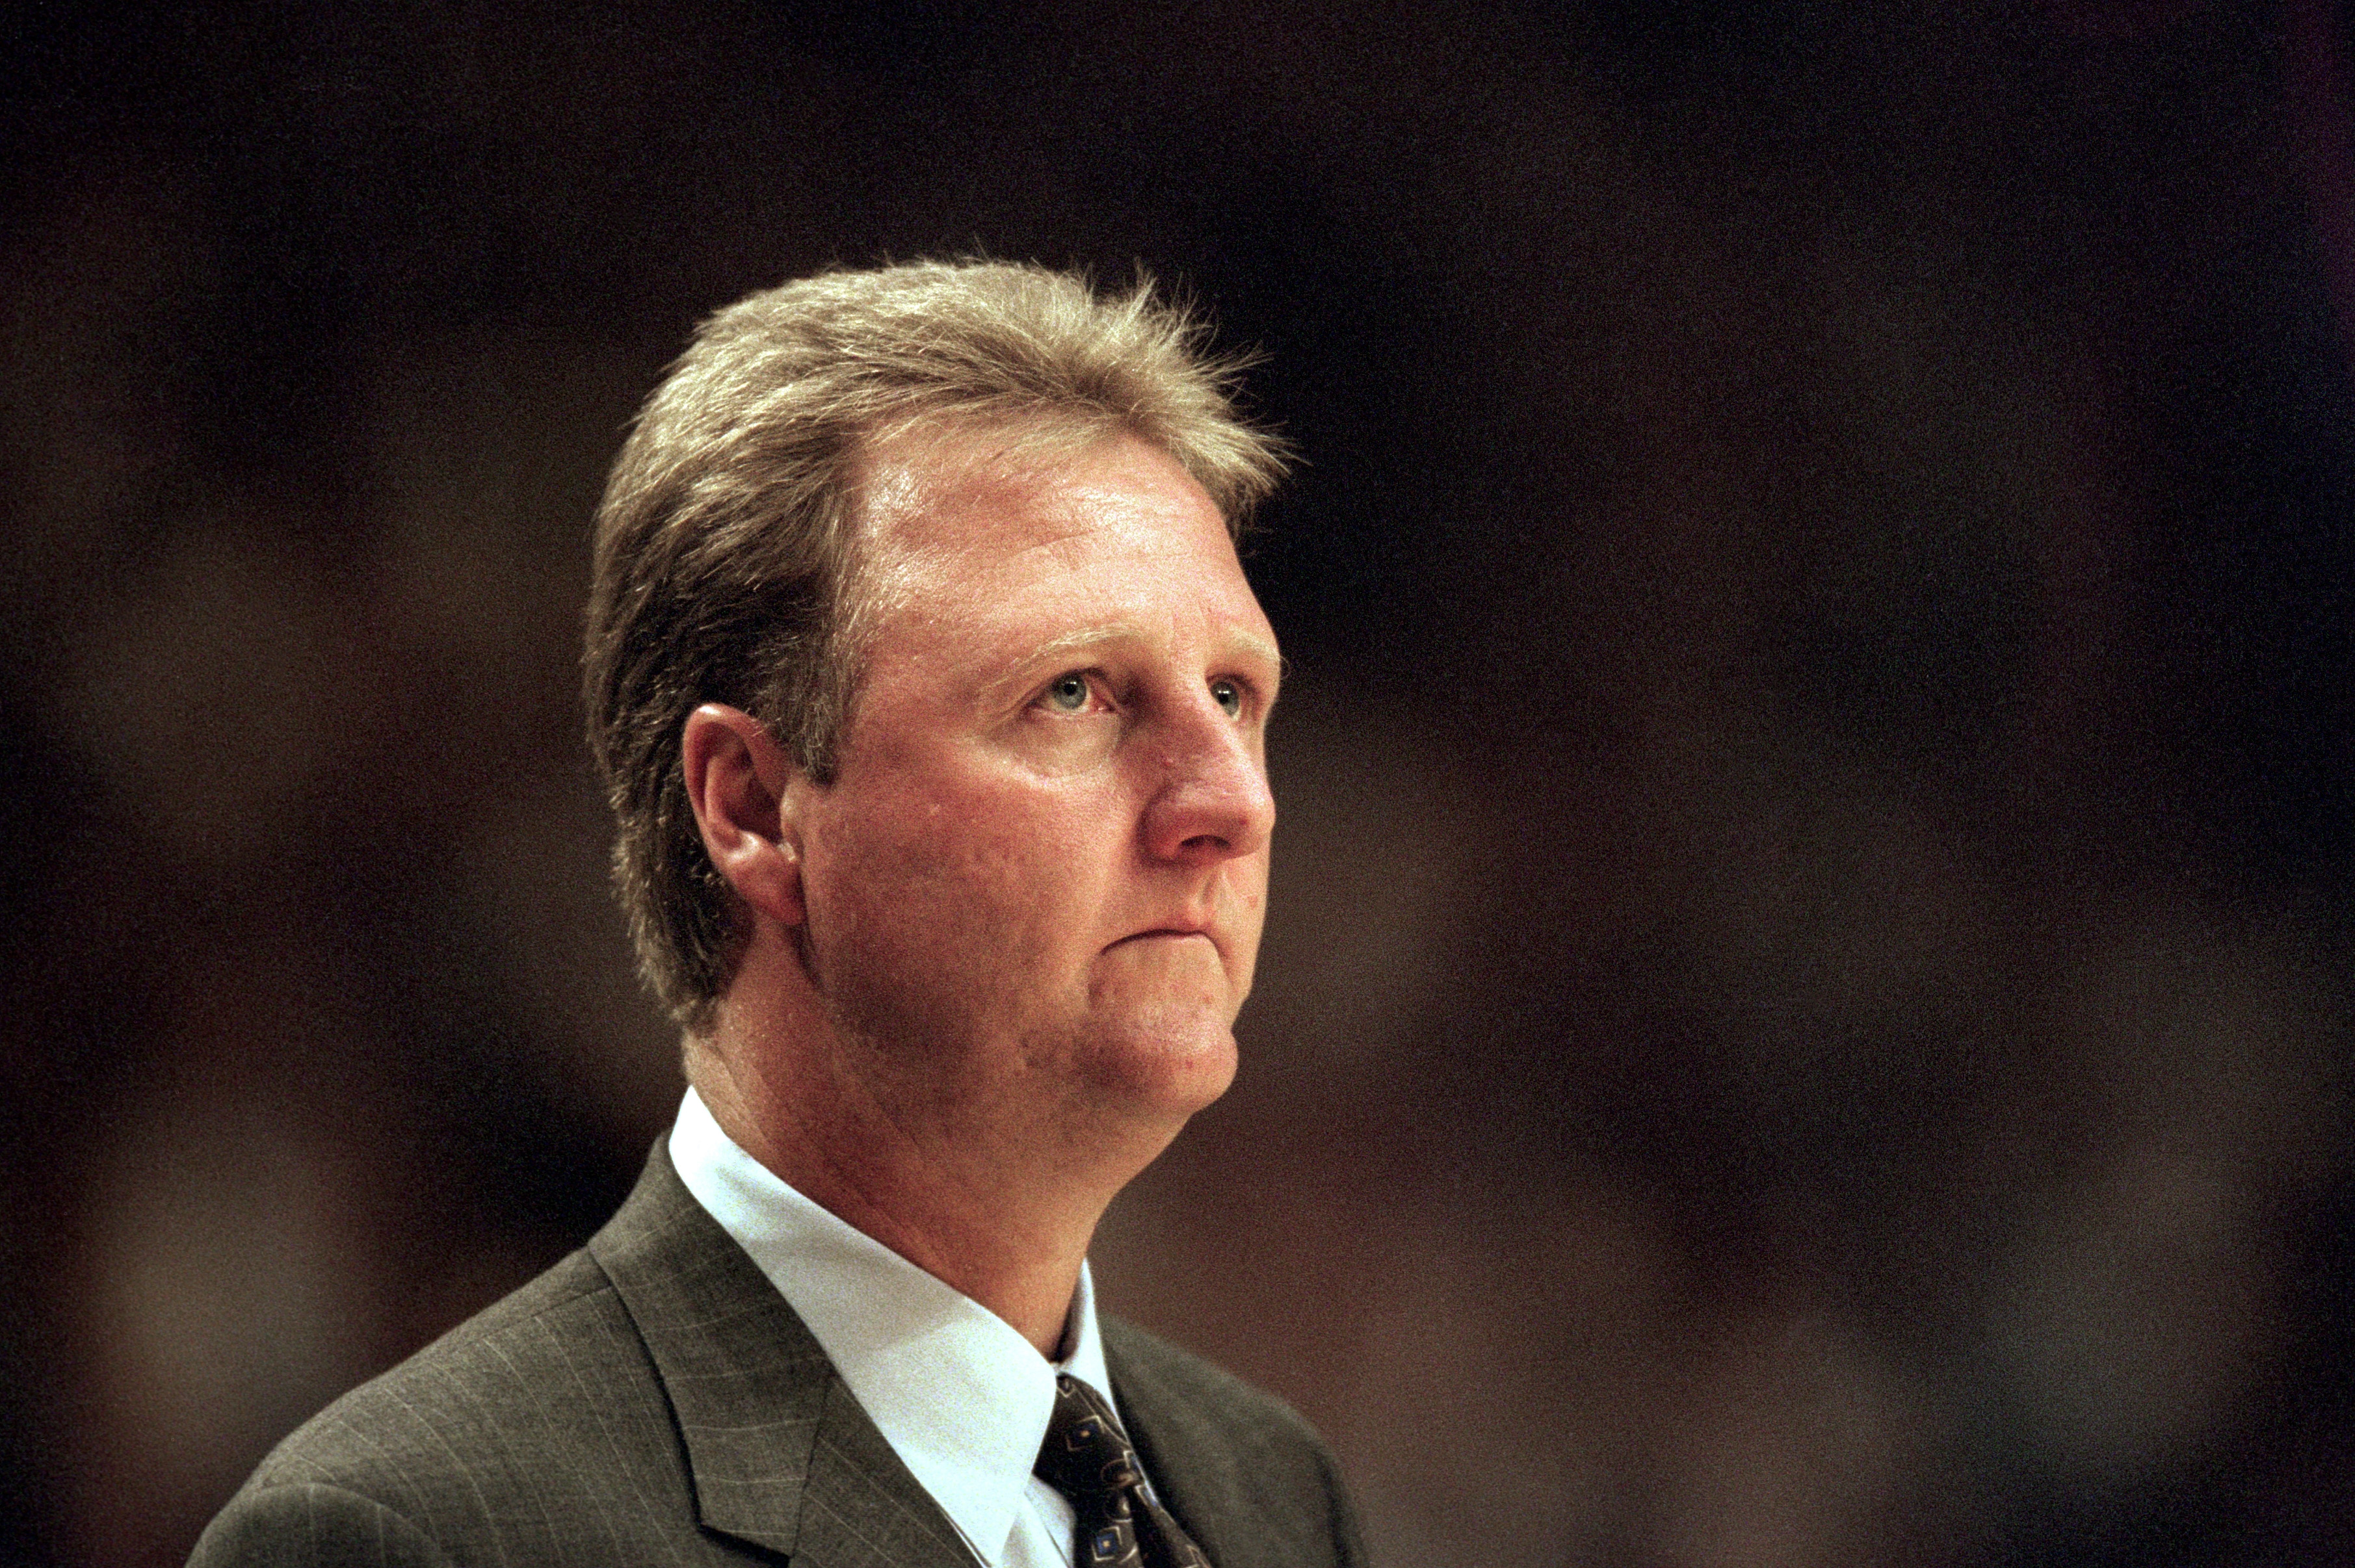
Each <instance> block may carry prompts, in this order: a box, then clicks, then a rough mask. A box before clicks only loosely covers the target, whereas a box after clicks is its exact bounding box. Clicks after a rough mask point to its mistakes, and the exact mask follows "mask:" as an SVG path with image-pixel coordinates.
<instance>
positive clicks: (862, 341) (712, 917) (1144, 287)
mask: <svg viewBox="0 0 2355 1568" xmlns="http://www.w3.org/2000/svg"><path fill="white" fill-rule="evenodd" d="M1204 338H1205V330H1204V328H1203V326H1202V325H1201V324H1200V323H1199V320H1198V319H1197V318H1196V317H1195V316H1194V315H1193V314H1192V313H1191V312H1189V311H1188V310H1187V309H1186V308H1184V307H1183V306H1182V305H1172V304H1168V303H1166V302H1165V301H1163V300H1162V299H1161V298H1159V297H1158V295H1157V294H1156V291H1155V289H1154V287H1153V284H1152V283H1151V281H1150V280H1149V279H1143V278H1140V280H1139V282H1138V283H1136V284H1135V286H1134V287H1133V288H1130V289H1128V290H1125V291H1124V292H1120V293H1111V294H1100V293H1097V292H1096V291H1095V289H1094V288H1093V287H1092V285H1091V284H1090V283H1089V282H1088V281H1087V280H1086V279H1084V278H1082V277H1076V276H1073V275H1071V274H1069V273H1063V272H1050V271H1048V270H1047V269H1045V268H1042V267H1037V266H1029V265H1016V264H1007V263H1001V262H986V261H962V262H919V263H914V264H911V265H904V266H894V267H885V268H881V269H879V270H875V271H867V272H826V273H822V274H820V275H818V276H816V277H813V278H805V279H801V280H799V281H797V282H794V283H786V284H784V285H783V287H781V288H775V289H770V290H767V291H765V292H763V293H756V294H753V295H751V296H750V297H749V298H746V299H743V300H741V301H739V302H738V303H736V304H732V305H730V306H729V307H728V308H727V309H725V310H723V311H720V312H719V314H717V315H713V316H712V317H711V318H710V319H709V320H708V321H706V322H705V323H704V324H703V325H702V327H701V329H700V330H699V331H698V333H697V334H696V337H695V341H694V343H693V345H692V346H691V347H689V348H688V349H687V352H686V353H685V354H684V355H682V356H681V357H679V359H678V362H677V364H676V365H674V366H673V367H672V368H671V370H670V373H669V375H668V376H667V377H666V379H664V381H663V383H662V385H661V386H660V387H658V388H656V389H655V393H654V395H653V397H652V398H650V399H649V400H647V402H646V405H645V408H644V409H643V410H642V411H640V412H639V415H638V418H637V420H636V422H635V426H634V429H633V430H632V432H631V433H630V436H629V439H628V441H627V442H626V443H624V444H623V448H622V453H621V455H620V457H619V458H618V459H616V460H615V462H614V464H613V475H612V476H611V477H610V478H609V479H608V480H607V482H606V486H605V497H604V500H603V502H602V504H601V505H600V506H599V507H598V511H597V532H596V550H595V574H594V580H593V584H592V586H591V591H590V598H589V611H588V627H587V638H586V650H585V659H584V672H585V685H586V690H587V697H588V708H589V740H590V745H591V748H592V750H593V751H594V752H596V756H597V763H598V765H599V767H600V768H601V769H602V771H603V774H604V779H605V786H606V795H607V798H608V800H609V801H610V803H611V804H612V805H613V815H614V818H615V823H616V827H617V834H616V837H615V842H614V848H613V881H614V889H615V892H616V894H617V895H618V897H619V898H620V900H621V902H622V906H623V911H624V912H626V913H627V915H628V916H629V923H630V933H631V937H632V939H633V941H634V943H635V944H636V947H637V953H638V963H639V966H640V968H641V970H642V971H643V973H644V974H645V979H646V982H647V984H648V985H649V986H650V987H652V988H653V989H654V991H655V995H656V996H657V997H660V998H661V1000H662V1002H663V1003H664V1005H665V1006H666V1007H667V1008H669V1009H670V1011H671V1013H672V1015H673V1016H674V1017H675V1018H676V1019H678V1021H679V1022H680V1023H681V1024H682V1025H683V1026H685V1027H686V1028H687V1029H688V1030H690V1031H692V1032H697V1033H701V1032H705V1031H707V1030H708V1029H709V1025H710V1021H711V1014H712V1008H713V1006H714V1004H715V1003H716V1002H717V1001H718V999H719V996H720V995H721V993H722V992H723V991H724V990H725V989H726V988H727V985H728V981H729V978H730V973H731V971H732V968H733V963H734V953H735V946H736V943H737V940H738V937H739V934H740V932H739V926H740V920H741V916H740V912H739V910H738V907H737V905H736V901H735V896H734V894H733V893H732V892H731V891H730V890H729V888H728V886H727V884H726V883H725V882H724V881H723V880H721V879H720V877H719V873H718V872H717V871H716V870H715V869H713V867H712V865H711V862H710V859H709V857H708V856H707V855H706V854H705V852H704V848H703V841H702V837H701V835H700V834H699V833H698V830H697V827H696V823H695V816H694V813H693V811H692V809H691V808H690V807H689V805H688V804H687V787H686V782H685V778H684V774H683V773H682V770H681V764H680V754H679V744H680V734H681V731H682V729H683V727H684V725H685V723H686V721H687V715H688V714H689V713H691V712H692V711H693V710H694V709H695V708H696V707H697V705H698V704H700V703H704V702H725V703H730V704H732V705H733V706H736V707H739V708H741V709H745V710H746V711H747V712H750V713H751V714H752V715H754V716H755V717H757V718H758V719H760V720H762V723H764V724H765V725H767V726H768V728H769V730H770V732H771V733H772V734H773V735H774V736H775V737H776V739H777V741H778V742H779V744H780V745H782V746H783V748H784V749H785V752H786V753H787V755H788V756H790V757H791V758H793V760H794V762H795V763H797V764H798V765H799V766H800V767H801V768H802V769H804V770H805V772H806V773H808V774H809V775H810V776H811V777H812V778H813V779H815V780H816V781H817V782H818V783H820V784H826V783H828V782H830V780H831V778H832V776H833V768H834V756H835V750H836V745H837V741H838V739H839V736H840V732H841V729H842V725H843V723H844V721H845V720H846V718H847V713H848V710H849V705H850V699H851V696H852V694H853V692H854V690H855V689H856V687H857V682H858V667H857V656H858V649H857V647H856V639H855V638H854V637H853V636H852V635H851V632H850V623H851V620H852V614H851V611H852V608H853V605H852V597H853V593H852V590H853V583H852V581H851V579H852V576H853V572H852V560H851V549H852V546H853V543H854V535H855V531H856V528H857V523H858V518H857V516H856V511H857V494H856V485H857V480H858V465H859V460H860V457H861V455H862V453H865V452H867V451H868V450H870V449H871V448H872V447H873V446H875V445H876V444H877V443H880V442H883V441H886V440H888V439H890V437H891V436H892V435H894V434H896V433H899V432H903V431H905V430H906V429H908V428H909V427H911V426H912V425H915V424H917V423H919V422H936V423H944V424H947V425H950V426H954V427H959V428H964V427H968V426H970V427H983V428H989V429H996V430H1003V431H1007V432H1013V433H1014V436H1015V437H1016V438H1018V439H1020V440H1023V441H1024V442H1025V443H1028V441H1031V440H1044V441H1046V442H1047V443H1050V444H1053V445H1058V446H1060V445H1062V444H1064V443H1086V442H1089V441H1092V440H1094V439H1097V438H1100V437H1102V436H1104V435H1108V434H1111V433H1114V432H1127V433H1130V434H1133V435H1135V436H1137V437H1138V438H1140V439H1142V440H1144V441H1146V442H1148V443H1152V444H1153V445H1155V446H1156V447H1159V448H1160V449H1161V450H1162V451H1164V452H1166V453H1168V454H1169V455H1170V457H1171V458H1173V459H1174V460H1176V462H1177V464H1178V465H1179V466H1180V467H1182V468H1184V469H1185V470H1186V472H1187V473H1188V475H1191V476H1192V477H1193V478H1194V480H1195V481H1196V482H1197V483H1198V484H1199V485H1201V486H1202V488H1203V489H1204V490H1205V491H1206V492H1208V493H1209V496H1210V498H1211V500H1212V501H1213V502H1215V503H1216V504H1217V506H1218V507H1219V509H1220V512H1221V513H1222V514H1223V515H1224V516H1225V517H1226V519H1227V524H1228V527H1229V528H1230V529H1231V530H1232V529H1237V528H1240V527H1241V524H1242V522H1243V521H1244V519H1245V518H1246V517H1248V516H1249V514H1250V511H1251V509H1252V507H1253V506H1254V505H1255V504H1256V503H1258V502H1259V501H1260V500H1262V499H1263V498H1264V497H1265V496H1266V495H1267V494H1268V492H1269V491H1270V490H1272V489H1273V486H1274V484H1275V481H1276V479H1277V477H1278V476H1279V475H1280V474H1281V473H1282V470H1283V466H1284V452H1283V448H1282V445H1281V443H1278V442H1277V441H1276V440H1275V439H1274V438H1273V437H1272V436H1270V435H1268V434H1267V433H1266V432H1263V431H1260V430H1258V429H1255V428H1253V427H1252V425H1251V424H1249V423H1248V422H1246V421H1243V420H1242V419H1241V418H1240V417H1239V416H1238V415H1237V413H1236V411H1235V408H1234V404H1233V389H1234V382H1235V378H1236V375H1237V373H1238V372H1239V370H1240V369H1241V361H1239V360H1237V359H1231V358H1229V359H1221V358H1217V357H1211V356H1209V354H1208V353H1207V352H1206V349H1205V344H1204Z"/></svg>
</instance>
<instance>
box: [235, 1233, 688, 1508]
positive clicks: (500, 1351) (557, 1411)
mask: <svg viewBox="0 0 2355 1568" xmlns="http://www.w3.org/2000/svg"><path fill="white" fill-rule="evenodd" d="M617 1380H618V1381H620V1382H623V1383H628V1382H631V1381H650V1380H651V1370H650V1369H649V1368H648V1367H647V1364H646V1360H645V1351H644V1349H642V1348H641V1347H640V1346H639V1345H638V1343H637V1339H636V1336H635V1334H634V1333H633V1332H632V1330H631V1328H630V1323H629V1317H628V1313H627V1311H626V1310H625V1309H624V1308H623V1305H622V1302H621V1298H620V1296H618V1295H617V1294H616V1293H615V1291H614V1289H613V1283H612V1281H610V1280H608V1279H607V1278H606V1277H605V1274H604V1271H603V1270H602V1269H601V1268H599V1267H598V1266H597V1264H596V1262H595V1261H594V1260H593V1259H592V1258H591V1257H590V1255H589V1253H587V1252H586V1251H585V1250H583V1251H578V1252H574V1253H571V1254H570V1255H569V1256H568V1257H566V1258H564V1259H563V1260H562V1261H561V1262H559V1264H556V1266H555V1267H553V1268H551V1269H549V1271H548V1272H547V1273H546V1274H543V1275H540V1276H539V1277H538V1278H537V1279H535V1280H533V1281H532V1282H531V1283H530V1284H528V1285H525V1286H524V1287H523V1288H522V1289H520V1290H518V1291H517V1292H516V1293H515V1294H513V1295H511V1296H506V1297H505V1298H504V1299H502V1300H500V1301H498V1302H496V1303H495V1304H494V1305H492V1306H491V1307H487V1308H485V1310H484V1311H482V1312H481V1313H478V1314H477V1315H475V1316H474V1317H471V1318H469V1319H467V1320H466V1321H465V1322H464V1323H461V1324H459V1325H458V1326H457V1327H456V1328H452V1329H451V1330H450V1331H449V1332H447V1333H445V1334H443V1335H442V1337H441V1338H440V1339H435V1340H434V1341H433V1342H432V1343H431V1344H429V1345H427V1346H426V1347H424V1349H421V1350H419V1351H417V1352H416V1353H415V1354H414V1355H411V1356H410V1357H409V1358H408V1359H407V1360H403V1361H401V1362H400V1364H399V1365H397V1366H395V1367H393V1368H391V1369H390V1370H389V1371H385V1372H383V1373H380V1374H379V1375H378V1376H377V1377H375V1378H372V1379H370V1380H369V1381H367V1382H365V1383H362V1384H361V1385H360V1386H359V1387H357V1388H356V1389H353V1390H352V1391H351V1392H348V1393H346V1394H345V1395H344V1396H343V1397H342V1398H340V1399H338V1400H336V1402H335V1403H332V1404H330V1405H328V1406H327V1408H326V1409H325V1410H323V1411H321V1412H320V1413H318V1414H317V1415H314V1416H313V1417H312V1418H311V1419H310V1420H309V1421H307V1422H305V1423H304V1424H303V1425H302V1426H301V1427H299V1428H297V1429H296V1430H295V1431H294V1432H293V1434H292V1435H289V1436H288V1437H287V1438H286V1439H285V1440H284V1441H283V1442H282V1443H280V1444H279V1445H278V1446H277V1447H276V1448H275V1449H273V1450H272V1452H271V1454H270V1456H269V1457H268V1458H266V1459H264V1460H263V1461H262V1463H261V1467H260V1468H259V1469H258V1470H256V1471H255V1473H254V1477H253V1482H252V1483H251V1484H252V1485H254V1486H270V1485H274V1484H279V1483H282V1482H287V1481H298V1480H299V1481H312V1482H322V1483H327V1484H337V1483H347V1482H350V1481H352V1480H355V1479H360V1478H366V1477H373V1476H377V1475H379V1474H382V1475H389V1476H391V1477H403V1476H406V1477H411V1478H412V1480H415V1481H421V1479H422V1478H423V1477H428V1476H431V1475H432V1474H434V1473H436V1472H437V1471H438V1470H441V1469H445V1468H448V1467H451V1466H452V1465H453V1464H464V1462H466V1461H467V1460H468V1459H469V1458H470V1457H471V1456H470V1455H469V1454H468V1453H467V1452H466V1450H467V1449H470V1448H476V1449H496V1448H498V1447H501V1446H504V1445H514V1444H517V1443H521V1442H527V1441H533V1440H538V1441H540V1442H546V1441H550V1440H556V1439H558V1438H559V1435H561V1434H563V1433H567V1432H570V1431H574V1430H577V1428H578V1425H579V1420H578V1406H579V1404H580V1403H581V1400H582V1399H583V1398H586V1397H593V1395H594V1392H595V1391H596V1390H598V1389H600V1388H604V1387H611V1386H613V1383H614V1382H615V1381H617Z"/></svg>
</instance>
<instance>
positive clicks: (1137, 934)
mask: <svg viewBox="0 0 2355 1568" xmlns="http://www.w3.org/2000/svg"><path fill="white" fill-rule="evenodd" d="M1189 936H1199V937H1200V938H1201V939H1202V940H1203V941H1205V942H1208V941H1209V940H1210V933H1209V932H1208V931H1206V930H1204V929H1203V928H1202V927H1200V926H1199V925H1196V926H1181V925H1156V926H1155V927H1153V928H1152V929H1151V930H1149V931H1132V932H1130V933H1128V934H1127V935H1126V936H1124V937H1122V938H1121V939H1120V940H1119V941H1117V942H1114V943H1113V944H1111V945H1110V946H1108V947H1106V948H1105V949H1104V951H1105V952H1107V953H1109V952H1111V951H1112V949H1113V948H1114V947H1125V946H1127V945H1128V944H1130V943H1132V942H1159V941H1165V940H1166V941H1173V942H1176V941H1183V940H1185V939H1186V938H1187V937H1189Z"/></svg>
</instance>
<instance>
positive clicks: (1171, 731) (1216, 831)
mask: <svg viewBox="0 0 2355 1568" xmlns="http://www.w3.org/2000/svg"><path fill="white" fill-rule="evenodd" d="M1201 707H1202V709H1205V711H1202V712H1189V713H1188V714H1186V715H1185V716H1184V717H1183V720H1182V721H1180V722H1178V723H1175V724H1173V725H1171V726H1170V727H1169V728H1168V730H1167V731H1165V732H1164V733H1163V734H1161V735H1158V736H1156V737H1155V741H1156V745H1157V747H1158V755H1157V759H1156V760H1157V762H1158V763H1159V771H1160V775H1161V787H1160V789H1159V790H1158V791H1157V792H1156V794H1155V795H1154V797H1153V800H1152V802H1151V804H1150V805H1147V806H1146V814H1145V841H1146V850H1147V851H1148V852H1149V853H1151V855H1152V856H1153V858H1154V859H1157V860H1174V861H1177V862H1179V863H1181V864H1187V865H1201V866H1209V865H1215V864H1217V863H1218V862H1219V861H1220V860H1231V859H1237V858H1239V857H1241V856H1244V855H1255V854H1257V853H1258V852H1259V851H1261V850H1262V849H1264V848H1267V839H1268V835H1269V834H1270V833H1271V832H1273V830H1274V828H1275V795H1274V794H1273V792H1272V791H1270V790H1269V788H1268V784H1267V767H1266V764H1265V763H1263V761H1262V760H1261V757H1260V754H1259V752H1258V750H1257V748H1256V747H1254V746H1253V745H1252V738H1251V736H1250V735H1249V734H1248V733H1247V732H1246V731H1244V729H1243V728H1242V727H1241V725H1240V724H1238V723H1237V722H1236V721H1235V720H1232V719H1231V718H1229V717H1228V716H1227V715H1226V713H1225V712H1224V710H1222V709H1220V708H1219V706H1218V705H1217V703H1215V702H1214V701H1212V700H1210V699H1209V696H1208V694H1207V693H1206V694H1205V695H1204V698H1203V701H1202V704H1201Z"/></svg>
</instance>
